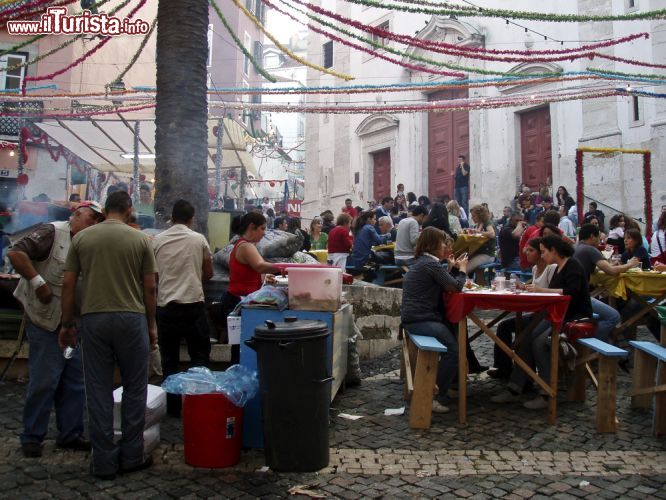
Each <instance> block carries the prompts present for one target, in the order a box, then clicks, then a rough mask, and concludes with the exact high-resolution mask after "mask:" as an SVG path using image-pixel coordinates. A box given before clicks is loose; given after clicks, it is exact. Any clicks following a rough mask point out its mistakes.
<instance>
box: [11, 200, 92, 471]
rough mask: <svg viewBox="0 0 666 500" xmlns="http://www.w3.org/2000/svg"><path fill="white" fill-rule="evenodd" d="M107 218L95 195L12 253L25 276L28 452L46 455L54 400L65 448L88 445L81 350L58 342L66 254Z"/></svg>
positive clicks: (19, 292) (24, 439) (24, 442)
mask: <svg viewBox="0 0 666 500" xmlns="http://www.w3.org/2000/svg"><path fill="white" fill-rule="evenodd" d="M103 219H104V216H103V215H102V207H100V205H99V204H98V203H96V202H94V201H84V202H83V203H81V204H79V206H78V207H77V209H76V210H75V211H74V213H73V214H72V216H71V217H70V219H69V221H56V222H51V223H48V224H42V225H41V226H39V227H38V228H36V229H35V230H34V231H33V232H32V233H30V234H29V235H27V236H26V237H24V238H23V239H21V240H19V241H18V242H16V244H14V245H13V246H12V247H11V249H10V250H9V252H8V254H7V256H8V257H9V260H10V261H11V263H12V265H13V266H14V269H16V271H17V272H18V273H19V274H20V275H21V280H20V281H19V284H18V286H17V287H16V291H15V292H14V295H15V296H16V298H17V299H18V300H19V301H20V302H21V303H22V304H23V308H24V310H25V314H26V323H25V331H26V334H27V336H28V342H29V344H30V355H29V358H28V371H29V377H30V380H29V382H28V389H27V394H26V398H25V407H24V409H23V432H22V434H21V448H22V450H23V454H24V455H25V456H26V457H31V458H36V457H41V456H42V442H43V441H44V437H45V436H46V434H47V432H48V427H49V415H50V413H51V408H52V407H53V406H54V405H55V410H56V425H57V428H58V437H57V439H56V445H57V446H58V447H60V448H70V449H74V450H89V449H90V443H89V442H88V441H86V440H84V439H83V410H84V404H85V392H84V389H83V371H82V367H81V355H80V354H79V352H77V351H75V352H74V354H73V356H72V357H71V358H70V359H64V358H63V354H62V350H61V349H60V347H59V346H58V330H59V327H60V319H61V307H60V297H61V291H62V285H63V274H64V267H65V258H66V257H67V251H68V250H69V247H70V243H71V240H72V238H73V237H74V235H75V234H77V233H79V232H80V231H82V230H83V229H85V228H87V227H89V226H92V225H94V224H96V223H98V222H100V221H102V220H103Z"/></svg>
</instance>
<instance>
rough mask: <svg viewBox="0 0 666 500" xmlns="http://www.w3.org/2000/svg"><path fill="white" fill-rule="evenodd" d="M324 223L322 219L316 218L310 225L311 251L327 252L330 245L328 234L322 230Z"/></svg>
mask: <svg viewBox="0 0 666 500" xmlns="http://www.w3.org/2000/svg"><path fill="white" fill-rule="evenodd" d="M323 227H324V221H323V220H322V218H321V217H315V218H314V219H312V222H311V223H310V250H326V248H327V245H328V234H326V233H325V232H324V231H323V230H322V229H323Z"/></svg>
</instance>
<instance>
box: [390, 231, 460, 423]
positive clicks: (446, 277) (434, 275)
mask: <svg viewBox="0 0 666 500" xmlns="http://www.w3.org/2000/svg"><path fill="white" fill-rule="evenodd" d="M449 242H450V239H448V238H447V236H446V234H444V232H443V231H440V230H439V229H436V228H434V227H427V228H425V229H424V230H423V231H422V232H421V234H420V236H419V239H418V241H417V242H416V248H415V249H414V258H415V260H414V264H412V265H411V266H410V268H409V271H408V272H407V274H405V277H404V279H403V282H402V306H401V307H400V316H401V320H402V324H403V326H404V327H405V329H406V330H408V331H409V332H410V333H413V334H415V335H427V336H429V337H435V338H436V339H437V340H439V341H440V342H441V343H442V344H444V345H445V346H446V348H447V352H445V353H442V354H441V355H440V361H439V365H438V368H437V386H438V387H439V393H438V396H437V398H436V399H435V400H434V401H433V404H432V409H433V411H434V412H438V413H446V412H448V411H449V410H448V408H447V407H446V406H444V405H443V404H442V403H443V402H444V401H445V398H446V397H447V392H448V390H449V387H450V386H451V382H452V381H453V379H454V377H455V376H456V372H457V370H458V342H457V340H456V337H455V335H453V334H452V333H451V330H450V328H449V327H448V326H447V325H446V323H445V321H446V319H445V317H444V304H443V299H442V296H443V293H444V292H459V291H460V290H462V287H463V285H464V284H465V274H466V271H467V258H466V257H465V258H464V259H458V260H454V258H453V255H452V252H451V247H450V244H449ZM443 260H447V261H448V264H449V270H450V271H447V270H446V269H444V267H442V265H441V264H440V262H441V261H443Z"/></svg>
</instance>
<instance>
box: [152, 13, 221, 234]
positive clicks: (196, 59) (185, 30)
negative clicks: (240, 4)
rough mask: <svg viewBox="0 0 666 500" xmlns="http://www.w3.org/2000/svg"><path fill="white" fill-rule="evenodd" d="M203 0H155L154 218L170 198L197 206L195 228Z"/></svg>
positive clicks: (164, 215) (202, 217)
mask: <svg viewBox="0 0 666 500" xmlns="http://www.w3.org/2000/svg"><path fill="white" fill-rule="evenodd" d="M207 30H208V2H207V0H159V6H158V10H157V53H156V62H157V106H156V110H155V126H156V130H155V154H156V159H155V191H156V193H155V222H156V227H165V225H166V221H167V220H168V219H169V218H170V217H171V210H172V208H173V205H174V203H175V202H176V201H177V200H179V199H184V200H187V201H189V202H190V203H191V204H192V205H193V206H194V208H195V210H196V214H195V225H194V227H193V229H195V230H197V231H199V232H201V233H203V234H206V233H207V230H208V223H207V221H208V206H209V204H208V172H207V147H208V144H207V140H208V132H207V118H208V107H207V99H206V91H207V87H206V80H207V75H206V59H207V54H208V41H207Z"/></svg>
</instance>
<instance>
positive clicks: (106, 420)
mask: <svg viewBox="0 0 666 500" xmlns="http://www.w3.org/2000/svg"><path fill="white" fill-rule="evenodd" d="M80 340H81V354H82V356H83V375H84V381H85V387H86V401H87V403H88V427H89V431H90V443H91V445H92V453H91V455H90V461H91V467H90V468H91V472H92V473H93V474H97V475H102V474H115V473H116V472H118V468H123V469H129V468H131V467H136V466H138V465H140V464H142V463H143V462H144V455H143V430H144V424H145V419H146V395H147V392H148V389H147V387H148V350H149V347H148V344H149V342H148V323H147V321H146V315H145V314H140V313H133V312H108V313H92V314H85V315H84V316H83V317H82V318H81V331H80ZM116 362H117V363H118V366H119V367H120V378H121V381H122V385H123V402H122V405H121V429H122V438H121V439H120V441H119V442H118V443H115V442H114V438H113V371H114V366H115V364H116Z"/></svg>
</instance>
